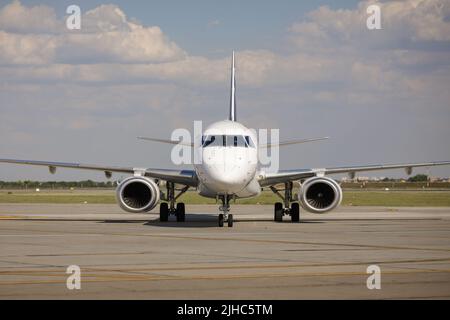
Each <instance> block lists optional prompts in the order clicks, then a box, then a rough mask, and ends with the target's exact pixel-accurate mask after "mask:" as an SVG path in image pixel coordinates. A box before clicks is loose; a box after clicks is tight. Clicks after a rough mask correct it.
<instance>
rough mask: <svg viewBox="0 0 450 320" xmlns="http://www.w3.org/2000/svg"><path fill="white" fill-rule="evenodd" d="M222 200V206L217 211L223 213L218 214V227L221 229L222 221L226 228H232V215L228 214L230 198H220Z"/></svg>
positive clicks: (225, 196) (226, 196)
mask: <svg viewBox="0 0 450 320" xmlns="http://www.w3.org/2000/svg"><path fill="white" fill-rule="evenodd" d="M220 199H221V200H222V205H221V206H220V207H219V210H220V211H221V212H223V213H221V214H219V227H223V223H224V221H226V222H227V224H228V227H230V228H231V227H232V226H233V215H232V214H229V213H228V212H230V196H228V195H224V196H221V198H220Z"/></svg>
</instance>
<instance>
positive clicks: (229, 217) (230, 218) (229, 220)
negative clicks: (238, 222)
mask: <svg viewBox="0 0 450 320" xmlns="http://www.w3.org/2000/svg"><path fill="white" fill-rule="evenodd" d="M232 226H233V215H232V214H229V215H228V227H230V228H231V227H232Z"/></svg>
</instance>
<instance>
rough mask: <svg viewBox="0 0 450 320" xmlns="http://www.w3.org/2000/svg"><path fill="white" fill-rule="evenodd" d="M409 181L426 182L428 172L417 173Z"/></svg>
mask: <svg viewBox="0 0 450 320" xmlns="http://www.w3.org/2000/svg"><path fill="white" fill-rule="evenodd" d="M408 181H409V182H424V181H425V182H426V181H428V176H427V175H426V174H416V175H415V176H413V177H410V178H409V179H408Z"/></svg>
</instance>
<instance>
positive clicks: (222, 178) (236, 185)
mask: <svg viewBox="0 0 450 320" xmlns="http://www.w3.org/2000/svg"><path fill="white" fill-rule="evenodd" d="M208 176H209V178H210V184H211V186H212V187H214V189H216V190H220V191H221V192H227V193H234V192H238V191H240V190H242V188H243V187H245V185H246V183H247V181H245V177H243V176H242V174H240V173H239V171H237V170H230V169H228V168H226V167H225V168H222V169H220V168H217V167H216V166H212V167H210V168H209V170H208Z"/></svg>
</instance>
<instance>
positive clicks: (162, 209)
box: [159, 202, 169, 222]
mask: <svg viewBox="0 0 450 320" xmlns="http://www.w3.org/2000/svg"><path fill="white" fill-rule="evenodd" d="M159 221H161V222H166V221H169V205H168V204H167V203H166V202H162V203H161V204H160V206H159Z"/></svg>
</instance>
